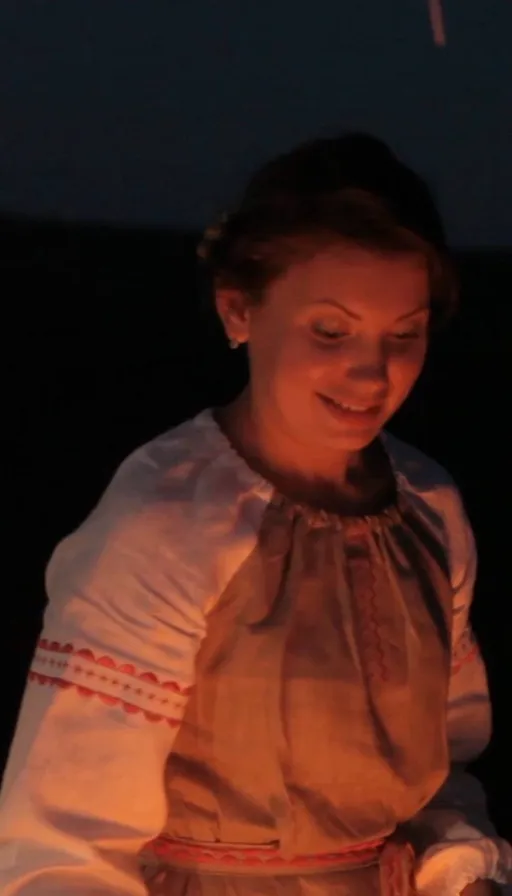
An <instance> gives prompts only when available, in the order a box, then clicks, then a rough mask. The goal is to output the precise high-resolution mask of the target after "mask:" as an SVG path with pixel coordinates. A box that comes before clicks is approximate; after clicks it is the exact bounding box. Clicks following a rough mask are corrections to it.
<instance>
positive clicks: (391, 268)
mask: <svg viewBox="0 0 512 896" xmlns="http://www.w3.org/2000/svg"><path fill="white" fill-rule="evenodd" d="M428 295H429V277H428V269H427V264H426V261H425V259H424V258H423V256H421V255H420V254H419V253H418V254H416V253H412V252H411V253H396V254H395V253H394V254H386V253H380V252H375V251H371V250H367V249H362V248H358V247H351V246H341V247H335V248H333V249H327V250H324V251H321V252H317V253H316V254H315V255H312V256H311V257H310V258H307V259H304V260H301V261H294V262H293V263H292V264H291V265H290V266H289V268H288V269H287V270H286V272H285V273H284V274H283V275H282V276H281V277H279V278H278V279H277V280H275V281H274V282H273V283H272V284H271V285H270V287H269V290H268V298H270V299H272V298H274V299H275V300H276V301H280V302H281V304H282V305H283V306H284V305H289V304H292V305H293V307H294V308H296V309H297V310H299V309H302V308H303V307H304V306H308V305H311V304H313V303H316V302H319V301H321V300H324V299H329V300H332V301H338V302H340V303H342V304H343V305H344V306H345V307H349V308H351V309H353V310H354V311H356V312H357V313H364V311H365V310H368V311H372V312H375V311H376V310H378V309H381V310H383V311H384V309H386V310H387V311H389V312H390V313H395V314H396V316H398V315H400V314H405V313H407V312H408V311H410V310H412V309H413V308H416V307H418V306H419V305H421V304H423V303H426V302H427V300H428Z"/></svg>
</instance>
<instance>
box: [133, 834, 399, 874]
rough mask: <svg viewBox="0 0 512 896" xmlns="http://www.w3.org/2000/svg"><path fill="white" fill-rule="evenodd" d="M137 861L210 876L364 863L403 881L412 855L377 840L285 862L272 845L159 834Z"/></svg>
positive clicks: (341, 867) (329, 868)
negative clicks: (247, 844) (197, 840)
mask: <svg viewBox="0 0 512 896" xmlns="http://www.w3.org/2000/svg"><path fill="white" fill-rule="evenodd" d="M142 860H143V863H144V864H145V865H146V867H147V868H150V867H153V868H155V866H159V867H160V868H162V867H167V868H182V869H188V870H193V871H197V872H201V871H202V872H204V873H212V874H215V873H217V874H219V873H220V874H270V875H281V874H283V875H286V874H306V873H314V872H316V873H318V872H321V871H336V870H340V871H341V870H347V871H348V870H356V869H358V868H364V867H367V866H369V865H374V866H379V867H380V868H381V871H384V872H386V870H388V871H390V872H392V874H393V876H394V875H395V874H396V873H398V875H399V877H403V879H404V880H405V879H409V878H410V876H411V873H412V868H413V853H412V850H411V848H410V846H409V845H408V844H401V843H395V842H392V841H387V840H383V839H379V840H373V841H371V842H367V843H361V844H358V845H356V846H351V847H347V848H345V849H341V850H339V851H336V852H330V853H320V854H313V855H300V856H293V857H291V858H285V857H284V856H282V855H281V854H280V852H279V849H278V846H277V844H276V845H273V844H269V845H261V846H245V845H243V846H242V845H240V846H237V845H233V844H226V843H204V842H201V843H197V842H195V843H194V842H192V841H184V840H174V839H172V838H171V837H167V836H165V835H162V836H160V837H157V838H156V839H155V840H152V841H151V842H150V843H148V844H147V845H146V846H145V848H144V850H143V852H142Z"/></svg>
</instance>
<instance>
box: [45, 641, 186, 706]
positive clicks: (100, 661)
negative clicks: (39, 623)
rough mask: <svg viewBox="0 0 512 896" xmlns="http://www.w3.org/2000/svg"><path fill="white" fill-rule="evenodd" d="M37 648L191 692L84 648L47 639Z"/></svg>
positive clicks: (182, 692)
mask: <svg viewBox="0 0 512 896" xmlns="http://www.w3.org/2000/svg"><path fill="white" fill-rule="evenodd" d="M37 646H38V648H39V649H40V650H49V651H51V652H52V653H63V654H67V655H68V656H76V657H83V659H86V660H89V661H90V662H91V663H96V665H98V666H104V667H106V668H107V669H115V670H116V671H117V672H122V673H123V674H124V675H131V676H132V677H134V678H138V679H139V680H140V681H145V682H150V683H151V684H156V685H157V686H158V687H160V688H164V689H165V690H169V691H174V692H175V693H177V694H183V695H184V696H187V695H188V694H189V693H190V691H191V688H189V687H186V688H184V687H181V686H180V685H179V684H178V683H177V682H176V681H159V679H158V677H157V676H156V675H155V674H154V673H153V672H139V671H138V670H137V669H136V668H135V666H134V665H133V664H132V663H116V661H115V660H113V659H112V657H110V656H105V655H104V656H100V657H96V656H95V655H94V653H93V652H92V650H89V649H88V648H85V647H84V648H80V649H79V650H75V648H74V647H73V645H72V644H61V643H60V642H59V641H49V640H48V639H47V638H41V640H40V641H39V643H38V645H37Z"/></svg>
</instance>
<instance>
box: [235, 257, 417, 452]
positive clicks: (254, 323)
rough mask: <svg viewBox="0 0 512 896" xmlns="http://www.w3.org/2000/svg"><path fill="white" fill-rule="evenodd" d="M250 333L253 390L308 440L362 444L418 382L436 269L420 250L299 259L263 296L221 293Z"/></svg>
mask: <svg viewBox="0 0 512 896" xmlns="http://www.w3.org/2000/svg"><path fill="white" fill-rule="evenodd" d="M218 305H219V311H220V313H221V316H222V318H223V320H224V324H225V326H226V330H227V332H228V336H230V337H232V338H236V339H238V340H239V341H240V342H247V343H248V350H249V358H250V368H251V385H250V390H251V399H252V404H253V407H254V408H255V409H256V412H257V414H258V417H259V418H260V419H261V420H264V422H265V426H266V428H267V430H268V429H271V430H273V431H274V432H275V433H276V434H277V433H278V432H279V433H281V434H282V436H285V437H286V440H287V441H288V442H290V440H292V441H293V442H294V443H295V444H296V445H297V449H298V450H300V449H302V450H305V449H309V450H315V449H316V450H317V451H322V450H326V449H327V450H334V451H343V452H345V451H348V452H354V451H359V450H361V449H362V448H364V447H365V446H367V445H368V444H369V443H370V442H372V441H373V440H374V438H375V437H376V436H377V435H378V433H379V432H380V430H381V429H382V427H383V426H384V425H385V423H386V422H387V420H389V418H390V417H391V416H392V415H393V414H394V413H395V411H396V410H397V409H398V408H399V407H400V405H401V404H402V403H403V401H404V400H405V398H406V397H407V395H408V394H409V392H410V390H411V389H412V387H413V385H414V383H415V382H416V380H417V378H418V376H419V374H420V372H421V369H422V366H423V363H424V360H425V353H426V349H427V336H428V322H429V278H428V272H427V268H426V264H425V262H424V260H423V259H422V258H421V256H419V255H415V254H403V255H402V254H401V255H398V254H397V255H386V254H377V253H376V252H372V251H368V250H365V249H360V248H357V247H349V246H345V245H343V246H341V247H336V248H334V249H330V250H326V251H321V252H319V253H318V254H317V255H315V256H314V257H312V258H309V259H308V260H305V261H302V262H296V263H293V264H292V265H291V267H290V268H289V269H288V270H287V271H286V273H285V274H284V275H282V276H281V277H280V278H278V279H277V280H275V281H274V282H273V283H272V284H271V285H270V286H269V287H268V289H267V291H266V295H265V298H264V300H263V302H262V303H261V304H258V305H247V304H245V303H243V305H240V304H237V302H236V301H234V300H233V301H230V299H229V296H224V298H223V296H222V293H221V294H220V296H219V297H218Z"/></svg>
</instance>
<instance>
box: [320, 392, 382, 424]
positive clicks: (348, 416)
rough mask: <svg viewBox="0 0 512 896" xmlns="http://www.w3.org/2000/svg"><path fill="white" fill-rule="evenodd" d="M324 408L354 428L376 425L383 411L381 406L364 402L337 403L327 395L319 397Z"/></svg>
mask: <svg viewBox="0 0 512 896" xmlns="http://www.w3.org/2000/svg"><path fill="white" fill-rule="evenodd" d="M318 397H319V398H320V399H321V401H322V403H323V404H324V406H325V407H326V408H327V409H328V410H329V411H330V412H331V415H334V416H335V417H336V418H337V419H338V420H340V421H342V422H344V423H346V424H347V425H352V426H368V425H371V424H375V421H376V420H377V418H378V417H379V415H380V413H381V410H382V403H381V404H369V403H364V402H362V401H357V402H356V401H355V400H352V401H343V402H341V401H337V400H336V399H334V398H329V396H327V395H320V394H319V396H318Z"/></svg>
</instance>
